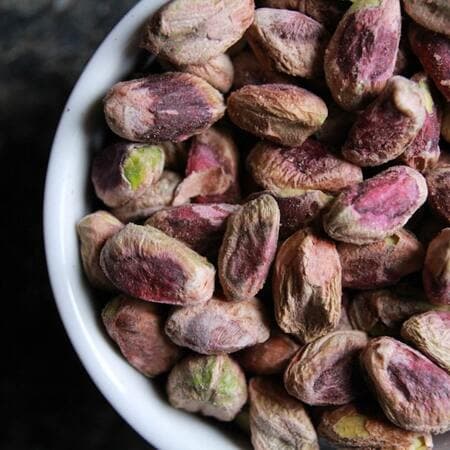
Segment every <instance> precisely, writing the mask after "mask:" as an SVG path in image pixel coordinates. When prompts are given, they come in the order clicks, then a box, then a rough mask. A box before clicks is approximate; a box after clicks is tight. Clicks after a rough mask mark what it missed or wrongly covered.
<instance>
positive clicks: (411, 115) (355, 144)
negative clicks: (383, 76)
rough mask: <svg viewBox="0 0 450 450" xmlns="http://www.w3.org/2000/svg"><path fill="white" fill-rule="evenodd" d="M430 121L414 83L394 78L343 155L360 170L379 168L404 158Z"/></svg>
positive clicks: (361, 121) (363, 118)
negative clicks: (404, 154) (426, 120)
mask: <svg viewBox="0 0 450 450" xmlns="http://www.w3.org/2000/svg"><path fill="white" fill-rule="evenodd" d="M425 118H426V109H425V104H424V100H423V95H422V92H421V90H420V88H419V86H418V85H417V83H415V82H414V81H411V80H408V79H407V78H403V77H400V76H395V77H392V78H391V79H390V80H389V81H388V83H387V84H386V87H385V89H384V90H383V92H382V93H381V95H380V96H379V97H378V98H377V99H376V100H375V101H374V102H373V103H372V104H371V105H370V106H369V107H368V108H367V109H365V110H364V111H363V112H362V114H361V115H360V116H359V117H358V119H357V120H356V122H355V124H354V125H353V128H352V129H351V131H350V134H349V137H348V139H347V141H346V143H345V145H344V148H343V150H342V154H343V155H344V157H345V158H346V159H348V160H349V161H351V162H352V163H354V164H358V165H359V166H363V167H367V166H379V165H381V164H384V163H386V162H388V161H392V160H393V159H395V158H397V157H398V156H400V155H401V154H402V153H403V152H404V151H405V150H406V149H407V148H408V146H410V145H411V144H412V142H413V141H414V139H416V137H417V135H418V133H419V131H420V130H421V129H422V127H423V125H424V123H425Z"/></svg>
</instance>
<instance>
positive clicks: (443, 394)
mask: <svg viewBox="0 0 450 450" xmlns="http://www.w3.org/2000/svg"><path fill="white" fill-rule="evenodd" d="M361 362H362V365H363V367H364V369H365V371H366V373H367V377H368V380H369V382H370V383H371V385H372V387H373V389H374V392H375V394H376V396H377V398H378V401H379V403H380V406H381V407H382V409H383V411H384V413H385V414H386V417H387V418H388V419H389V420H390V421H391V422H393V423H394V424H395V425H397V426H399V427H401V428H403V429H405V430H408V431H416V432H419V433H445V432H446V431H448V430H449V429H450V405H449V403H450V375H448V374H447V373H446V372H445V371H444V370H442V369H441V368H440V367H438V366H436V365H435V364H434V363H432V362H431V361H430V360H429V359H427V358H426V357H425V356H423V355H422V354H420V353H419V352H417V351H416V350H414V349H412V348H411V347H408V346H407V345H405V344H403V343H402V342H400V341H397V340H396V339H393V338H390V337H381V338H377V339H372V340H371V341H370V342H369V344H368V345H367V347H366V348H365V349H364V350H363V352H362V354H361Z"/></svg>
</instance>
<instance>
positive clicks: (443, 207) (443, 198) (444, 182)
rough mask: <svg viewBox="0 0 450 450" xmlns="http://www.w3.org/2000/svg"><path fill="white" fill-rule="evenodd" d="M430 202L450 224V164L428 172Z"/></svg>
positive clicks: (434, 210) (433, 209) (433, 208)
mask: <svg viewBox="0 0 450 450" xmlns="http://www.w3.org/2000/svg"><path fill="white" fill-rule="evenodd" d="M426 179H427V185H428V192H429V196H428V204H429V205H430V208H431V210H432V211H433V212H434V213H435V214H436V215H437V216H438V217H439V218H441V219H443V220H444V221H445V222H446V223H447V224H450V166H449V165H445V164H444V165H442V166H441V167H439V165H438V167H436V168H435V169H433V170H430V171H429V172H428V173H427V174H426Z"/></svg>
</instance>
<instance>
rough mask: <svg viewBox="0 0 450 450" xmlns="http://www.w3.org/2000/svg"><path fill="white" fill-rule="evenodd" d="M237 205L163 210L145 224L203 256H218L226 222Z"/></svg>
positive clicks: (188, 206) (197, 206) (190, 206)
mask: <svg viewBox="0 0 450 450" xmlns="http://www.w3.org/2000/svg"><path fill="white" fill-rule="evenodd" d="M238 209H239V206H238V205H228V204H223V203H216V204H198V205H196V204H191V205H183V206H175V207H172V208H167V209H163V210H161V211H158V212H156V213H155V214H153V215H152V216H151V217H150V218H149V219H148V220H147V221H146V222H145V225H151V226H152V227H154V228H158V229H159V230H161V231H163V232H164V233H166V234H167V235H168V236H171V237H173V238H176V239H178V240H180V241H182V242H184V243H185V244H186V245H188V246H189V247H190V248H192V250H194V251H196V252H197V253H199V254H201V255H203V256H207V257H209V256H212V255H215V256H217V248H218V247H219V246H220V243H221V241H222V238H223V235H224V233H225V228H226V223H227V219H228V217H229V216H230V214H232V213H234V212H236V211H237V210H238Z"/></svg>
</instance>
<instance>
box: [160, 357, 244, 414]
mask: <svg viewBox="0 0 450 450" xmlns="http://www.w3.org/2000/svg"><path fill="white" fill-rule="evenodd" d="M167 394H168V396H169V401H170V403H171V404H172V406H174V407H175V408H179V409H184V410H185V411H189V412H194V413H197V412H199V413H200V414H202V415H204V416H210V417H214V418H216V419H218V420H222V421H225V422H229V421H231V420H233V419H234V418H235V417H236V415H237V414H238V413H239V411H240V410H241V408H242V407H243V406H244V404H245V403H246V401H247V395H248V394H247V383H246V381H245V376H244V373H243V372H242V370H241V368H240V367H239V366H238V365H237V364H236V363H235V362H234V361H233V360H232V359H231V358H230V357H229V356H227V355H218V356H203V355H191V356H188V357H186V358H185V359H183V360H182V361H181V362H179V363H178V364H177V365H176V366H175V367H174V368H173V369H172V371H171V372H170V374H169V378H168V380H167Z"/></svg>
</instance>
